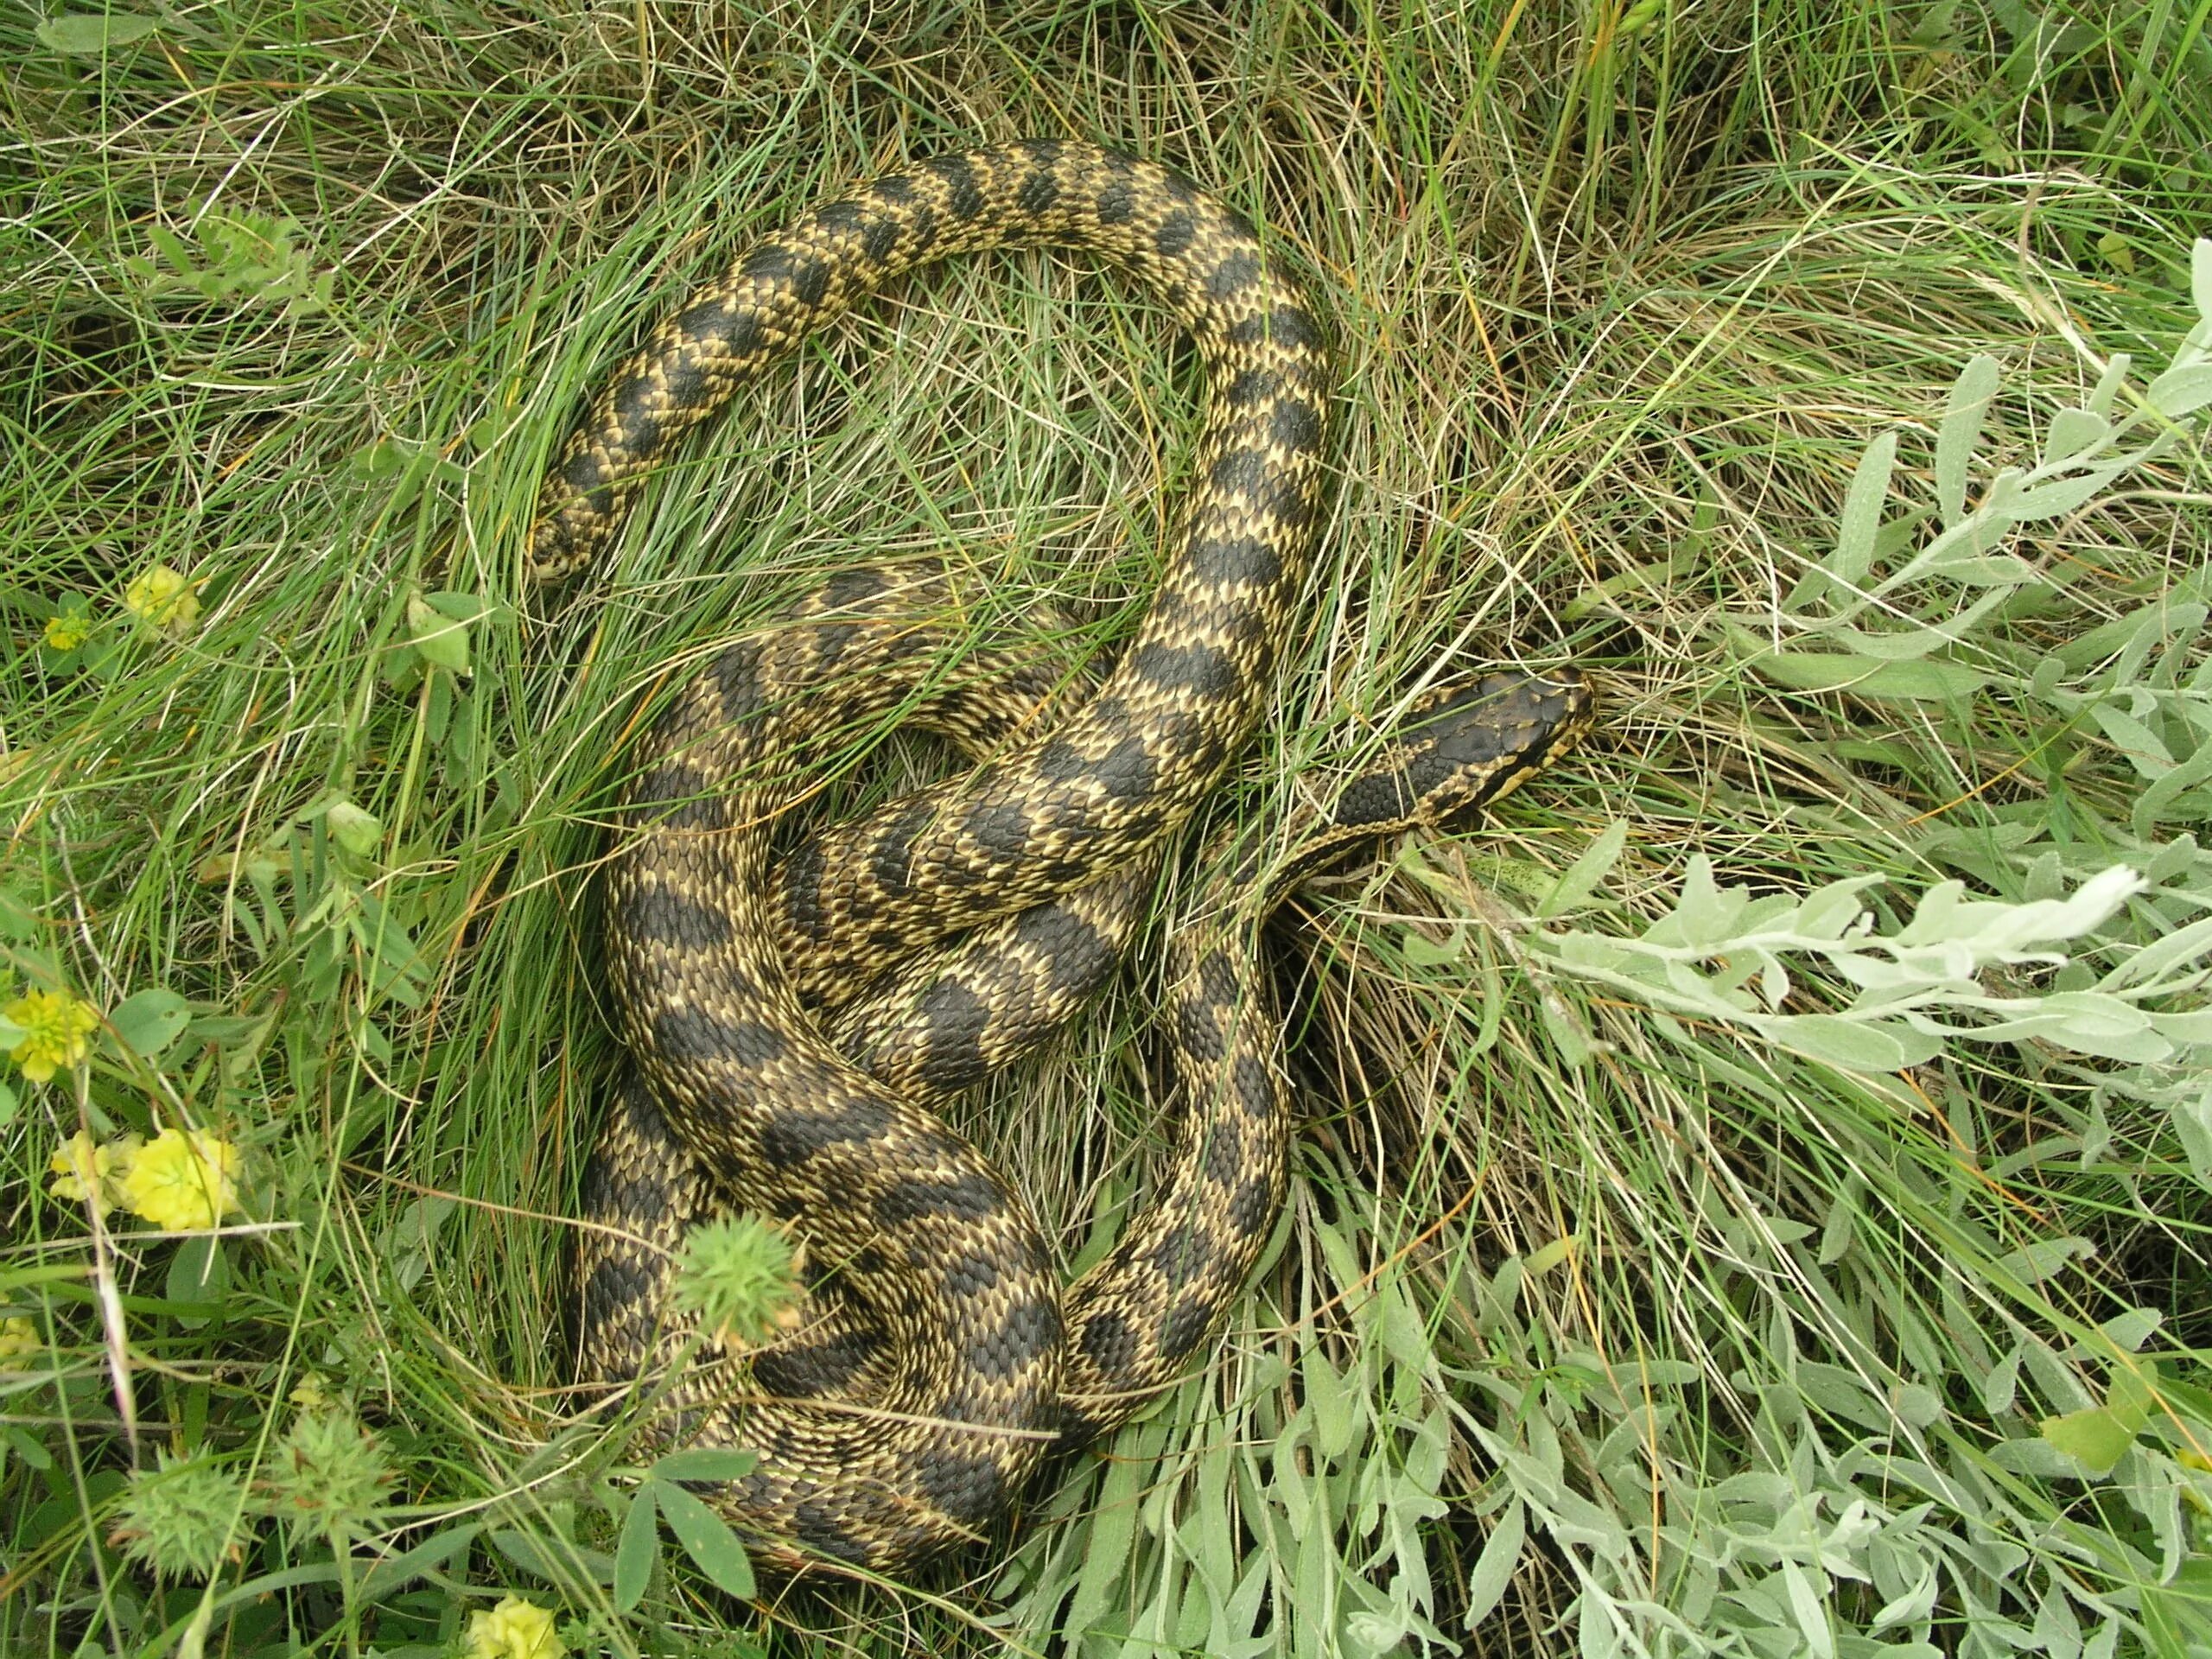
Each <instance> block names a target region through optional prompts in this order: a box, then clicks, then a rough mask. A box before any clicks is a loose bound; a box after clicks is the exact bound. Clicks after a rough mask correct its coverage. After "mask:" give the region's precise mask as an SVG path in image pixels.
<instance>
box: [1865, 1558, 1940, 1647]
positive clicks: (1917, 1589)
mask: <svg viewBox="0 0 2212 1659" xmlns="http://www.w3.org/2000/svg"><path fill="white" fill-rule="evenodd" d="M1935 1606H1936V1564H1935V1562H1933V1561H1926V1560H1924V1561H1923V1562H1922V1563H1921V1567H1920V1577H1919V1579H1918V1580H1917V1581H1916V1583H1915V1584H1914V1585H1913V1586H1912V1588H1911V1589H1910V1590H1908V1591H1906V1592H1904V1594H1903V1595H1901V1596H1899V1597H1897V1599H1896V1600H1894V1601H1891V1602H1890V1603H1889V1604H1888V1605H1885V1607H1884V1608H1883V1609H1882V1610H1881V1611H1879V1612H1878V1613H1876V1614H1875V1615H1874V1622H1873V1623H1872V1624H1870V1625H1868V1626H1867V1627H1866V1628H1867V1630H1868V1631H1869V1632H1870V1633H1871V1632H1873V1631H1876V1630H1887V1629H1889V1627H1890V1626H1891V1625H1892V1624H1919V1623H1921V1622H1922V1621H1923V1619H1925V1618H1927V1617H1928V1615H1929V1613H1930V1612H1931V1611H1934V1610H1935Z"/></svg>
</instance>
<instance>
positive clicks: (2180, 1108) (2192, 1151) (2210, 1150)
mask: <svg viewBox="0 0 2212 1659" xmlns="http://www.w3.org/2000/svg"><path fill="white" fill-rule="evenodd" d="M2170 1109H2171V1112H2172V1114H2173V1120H2174V1134H2175V1135H2177V1136H2178V1137H2179V1138H2180V1141H2181V1151H2182V1156H2183V1157H2184V1158H2186V1159H2188V1160H2189V1169H2190V1173H2191V1174H2192V1175H2194V1176H2196V1179H2198V1180H2199V1181H2202V1183H2203V1184H2204V1185H2207V1186H2212V1088H2208V1089H2206V1090H2205V1091H2204V1092H2203V1093H2202V1094H2201V1095H2199V1096H2196V1099H2194V1100H2190V1099H2187V1098H2183V1099H2178V1100H2176V1101H2175V1102H2174V1103H2173V1104H2172V1106H2171V1108H2170Z"/></svg>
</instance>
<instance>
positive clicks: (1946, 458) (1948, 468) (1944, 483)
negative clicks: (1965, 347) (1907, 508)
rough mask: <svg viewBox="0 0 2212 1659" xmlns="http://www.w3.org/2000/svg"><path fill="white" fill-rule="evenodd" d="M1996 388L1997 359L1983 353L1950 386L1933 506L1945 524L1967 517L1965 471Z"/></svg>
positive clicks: (1938, 450) (1939, 437)
mask: <svg viewBox="0 0 2212 1659" xmlns="http://www.w3.org/2000/svg"><path fill="white" fill-rule="evenodd" d="M1997 385H1998V375H1997V359H1995V358H1993V357H1991V356H1989V355H1987V354H1986V353H1976V354H1975V355H1974V358H1973V359H1972V360H1971V361H1969V362H1968V363H1967V365H1966V367H1965V368H1964V369H1963V370H1961V372H1960V373H1959V378H1957V380H1955V381H1954V382H1953V383H1952V385H1951V397H1950V401H1949V403H1948V404H1947V405H1946V406H1945V408H1944V410H1943V423H1942V425H1941V426H1939V427H1938V428H1937V429H1936V505H1938V506H1939V507H1941V508H1942V513H1943V522H1944V523H1945V524H1956V523H1958V522H1959V520H1960V519H1961V518H1964V517H1965V516H1966V510H1967V467H1968V466H1969V464H1970V463H1971V462H1972V461H1973V460H1974V445H1975V444H1976V443H1977V442H1980V438H1981V423H1982V422H1983V421H1984V420H1985V419H1986V418H1987V417H1988V414H1989V400H1990V399H1991V398H1992V397H1995V396H1996V395H1997Z"/></svg>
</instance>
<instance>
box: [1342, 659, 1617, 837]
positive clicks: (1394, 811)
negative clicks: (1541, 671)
mask: <svg viewBox="0 0 2212 1659" xmlns="http://www.w3.org/2000/svg"><path fill="white" fill-rule="evenodd" d="M1595 709H1596V698H1595V696H1593V695H1592V692H1591V690H1590V687H1589V685H1588V683H1586V681H1585V680H1584V679H1583V677H1582V676H1581V675H1580V674H1579V673H1577V672H1576V671H1574V670H1573V669H1561V670H1559V671H1556V672H1554V674H1552V675H1550V676H1548V677H1539V676H1537V675H1534V674H1524V673H1522V672H1520V671H1517V670H1510V669H1506V670H1498V671H1494V672H1491V673H1488V674H1484V675H1480V676H1478V677H1476V678H1475V679H1473V680H1471V681H1469V682H1467V683H1465V684H1460V685H1453V686H1447V687H1445V688H1442V689H1441V690H1436V691H1433V692H1431V693H1430V694H1429V695H1428V696H1426V697H1424V698H1422V699H1421V701H1420V702H1417V703H1416V704H1415V705H1414V709H1413V710H1412V711H1411V713H1410V714H1408V716H1407V718H1406V720H1405V721H1404V723H1403V724H1402V727H1401V728H1400V731H1399V735H1398V737H1397V738H1396V740H1395V741H1394V742H1393V743H1392V745H1391V746H1390V747H1389V749H1388V750H1387V751H1385V752H1384V753H1383V755H1381V756H1380V757H1378V758H1377V761H1376V765H1375V766H1374V768H1373V769H1372V770H1370V772H1367V773H1366V774H1365V775H1364V776H1363V777H1361V778H1359V779H1357V780H1356V781H1355V782H1354V783H1353V784H1352V785H1351V787H1350V788H1348V789H1346V790H1345V791H1344V794H1343V795H1342V796H1341V797H1340V798H1338V802H1337V806H1336V810H1335V812H1334V813H1333V814H1332V817H1333V819H1334V822H1335V825H1336V828H1337V829H1338V831H1340V832H1341V831H1350V830H1354V829H1360V828H1363V827H1364V828H1369V829H1375V830H1382V829H1389V828H1391V827H1393V826H1402V827H1410V826H1413V825H1422V826H1425V827H1427V828H1430V829H1440V828H1443V827H1445V826H1446V825H1450V824H1453V823H1464V822H1465V819H1466V817H1467V815H1468V814H1470V813H1472V812H1474V811H1475V810H1477V809H1478V808H1481V807H1484V806H1487V805H1488V804H1490V803H1491V802H1492V801H1496V800H1497V799H1499V798H1502V797H1503V796H1505V795H1507V794H1510V792H1511V791H1513V790H1515V789H1516V788H1517V787H1519V786H1520V785H1521V783H1522V781H1523V780H1524V779H1527V778H1529V777H1530V776H1532V775H1533V774H1534V773H1535V772H1540V771H1541V770H1542V769H1543V768H1544V767H1545V766H1548V765H1549V764H1550V763H1551V762H1552V761H1553V760H1555V759H1557V758H1558V757H1559V756H1560V754H1562V753H1565V752H1566V751H1567V749H1568V748H1570V747H1573V745H1574V743H1575V742H1576V741H1579V740H1580V738H1581V736H1582V734H1584V733H1585V732H1586V731H1588V730H1589V729H1590V726H1591V724H1592V719H1593V717H1594V713H1595Z"/></svg>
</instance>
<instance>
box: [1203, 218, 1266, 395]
mask: <svg viewBox="0 0 2212 1659" xmlns="http://www.w3.org/2000/svg"><path fill="white" fill-rule="evenodd" d="M1259 277H1260V260H1259V256H1258V255H1256V254H1255V253H1253V252H1252V251H1250V250H1249V249H1247V248H1238V249H1236V251H1233V252H1232V253H1230V255H1229V256H1228V257H1225V258H1224V259H1223V260H1222V262H1221V263H1220V264H1217V265H1216V266H1215V267H1214V268H1213V270H1212V271H1211V274H1209V275H1208V276H1207V277H1206V297H1207V298H1208V299H1210V300H1211V301H1212V302H1214V303H1215V304H1216V305H1220V304H1224V303H1225V302H1228V301H1230V300H1233V299H1235V298H1236V296H1238V295H1239V294H1242V293H1243V291H1244V290H1245V289H1248V288H1249V287H1251V286H1252V284H1253V283H1255V282H1257V281H1258V280H1259ZM1247 372H1249V371H1247Z"/></svg>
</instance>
